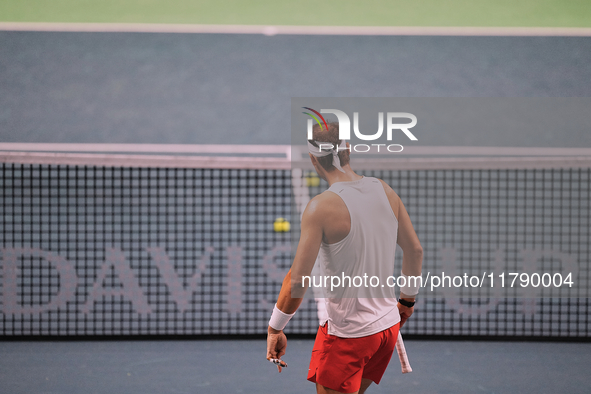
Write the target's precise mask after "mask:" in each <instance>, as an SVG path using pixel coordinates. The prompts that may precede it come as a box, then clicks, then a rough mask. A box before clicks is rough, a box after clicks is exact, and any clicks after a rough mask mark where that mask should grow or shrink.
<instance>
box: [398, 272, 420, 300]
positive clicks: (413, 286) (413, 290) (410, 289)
mask: <svg viewBox="0 0 591 394" xmlns="http://www.w3.org/2000/svg"><path fill="white" fill-rule="evenodd" d="M400 276H402V277H403V278H404V286H401V287H400V292H401V293H404V294H406V295H407V296H415V295H417V294H419V285H420V284H421V279H419V278H420V276H412V277H409V276H407V275H404V274H403V273H402V271H400ZM410 278H412V279H410Z"/></svg>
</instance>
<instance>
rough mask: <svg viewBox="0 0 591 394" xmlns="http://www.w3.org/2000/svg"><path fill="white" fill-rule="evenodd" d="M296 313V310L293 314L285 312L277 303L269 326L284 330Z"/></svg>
mask: <svg viewBox="0 0 591 394" xmlns="http://www.w3.org/2000/svg"><path fill="white" fill-rule="evenodd" d="M293 315H295V312H294V313H292V314H291V315H288V314H287V313H284V312H282V311H280V310H279V308H277V304H275V307H274V308H273V314H272V315H271V320H269V326H271V328H274V329H275V330H279V331H281V330H283V329H284V328H285V326H286V325H287V322H288V321H289V320H290V319H291V318H292V317H293Z"/></svg>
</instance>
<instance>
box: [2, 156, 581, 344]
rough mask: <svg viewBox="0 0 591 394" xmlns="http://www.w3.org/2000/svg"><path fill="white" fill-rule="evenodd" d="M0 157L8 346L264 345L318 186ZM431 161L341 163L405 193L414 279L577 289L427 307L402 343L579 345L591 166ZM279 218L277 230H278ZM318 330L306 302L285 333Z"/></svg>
mask: <svg viewBox="0 0 591 394" xmlns="http://www.w3.org/2000/svg"><path fill="white" fill-rule="evenodd" d="M62 147H63V146H62ZM142 147H143V148H142ZM32 148H35V149H32ZM0 150H3V152H0V157H1V161H2V162H3V163H2V165H1V167H2V168H1V171H0V187H1V189H2V191H1V194H0V198H1V199H2V203H1V206H2V219H1V221H0V248H1V252H2V254H1V256H0V257H1V258H2V261H1V262H2V271H1V272H2V277H1V280H2V288H1V291H2V304H1V308H2V310H1V312H2V313H0V325H1V331H0V333H1V335H4V336H46V335H59V336H81V335H106V336H108V335H210V334H236V335H245V334H261V333H264V332H265V330H266V326H267V322H268V318H269V316H270V311H271V310H272V307H273V304H274V302H275V300H276V297H277V294H278V292H279V289H280V287H281V282H282V280H283V277H284V275H285V274H286V273H287V271H288V269H289V267H290V265H291V259H292V255H293V251H294V250H295V248H294V247H295V244H296V242H297V237H298V236H299V218H300V214H301V211H302V209H303V207H304V206H305V204H306V203H307V201H308V200H309V199H310V198H312V197H313V196H314V195H316V194H318V193H320V192H322V191H323V190H325V189H326V186H327V185H326V184H325V183H324V182H323V181H321V180H318V179H317V178H315V177H314V175H313V174H311V172H310V170H311V167H310V166H309V163H307V162H306V161H305V160H300V157H299V156H298V155H296V156H295V157H293V152H292V151H291V150H290V147H273V148H271V149H270V148H269V147H250V148H248V149H243V148H236V147H231V146H230V147H225V148H220V149H217V148H213V147H198V146H195V147H190V146H188V147H187V146H183V147H178V146H177V147H176V148H174V149H172V146H165V147H164V148H163V147H162V146H161V147H159V148H158V149H156V148H155V147H151V146H147V145H142V146H134V147H132V146H116V147H113V146H110V145H105V146H99V147H97V146H96V145H95V146H93V147H89V146H83V145H68V146H66V147H63V150H67V151H68V152H60V151H59V149H56V146H49V145H46V146H41V145H35V146H18V147H15V146H9V144H4V145H3V146H0ZM138 150H139V151H141V153H142V154H137V152H138ZM163 150H166V152H164V153H166V154H165V155H162V154H155V153H157V152H158V151H160V153H162V151H163ZM91 151H92V152H91ZM97 151H99V152H97ZM132 151H133V152H135V153H134V154H130V153H129V152H132ZM173 151H174V152H173ZM465 151H466V150H465ZM117 152H119V153H117ZM121 152H124V153H125V154H121ZM207 152H213V153H214V154H215V155H214V156H203V153H207ZM267 152H274V153H273V154H267ZM277 152H280V153H281V152H284V153H283V154H282V155H277V154H276V153H277ZM296 152H297V150H296ZM171 153H174V154H171ZM224 153H226V154H225V155H223V154H224ZM431 153H432V152H431ZM456 153H457V152H456ZM421 155H422V156H423V157H421ZM425 156H427V157H425ZM435 156H436V157H435ZM435 156H434V155H432V154H430V153H425V154H421V152H418V154H417V157H410V158H403V159H398V160H397V161H396V162H389V161H384V160H378V161H375V160H373V161H367V162H364V161H363V160H357V161H356V159H355V158H353V159H352V164H353V166H354V167H355V169H356V170H359V173H361V174H363V175H366V176H376V177H379V178H381V179H383V180H384V181H386V182H387V183H388V184H390V185H391V186H392V187H393V188H394V189H395V190H396V191H397V192H398V194H399V195H400V196H401V198H402V199H403V201H404V203H405V205H406V208H407V210H408V211H409V214H410V216H411V219H412V220H413V224H414V226H415V229H416V231H417V234H418V235H419V238H420V239H421V243H422V244H423V247H424V251H425V252H424V255H425V260H424V269H423V271H432V272H434V273H435V272H440V271H441V270H442V269H448V268H449V267H452V269H455V270H456V271H457V272H461V271H471V272H472V271H478V272H484V271H486V272H492V271H491V270H493V269H495V268H496V269H498V270H497V271H494V275H495V278H497V275H499V274H500V272H501V271H500V270H503V272H505V271H506V272H507V273H509V272H523V267H524V265H525V266H526V267H530V268H532V267H533V268H532V271H530V272H529V274H532V273H534V272H533V270H534V269H537V270H538V272H539V273H540V274H542V273H543V272H549V273H550V272H552V273H554V272H556V271H557V270H563V269H564V267H565V266H566V267H570V268H572V267H574V268H573V269H576V272H575V274H576V277H575V278H573V280H576V282H577V290H576V292H572V293H568V294H567V295H568V296H567V297H565V296H564V295H563V294H562V293H561V294H560V296H558V297H547V296H545V294H546V293H544V294H543V295H544V296H540V297H519V296H512V297H506V296H503V295H501V294H498V293H495V292H494V289H493V290H491V289H490V288H489V289H488V290H486V291H487V292H488V293H479V294H478V297H471V294H473V293H469V292H468V293H465V294H451V295H450V294H446V293H445V292H444V293H443V294H442V296H437V297H427V296H424V297H422V298H420V300H419V303H418V305H417V308H416V312H415V315H414V316H413V320H412V322H409V324H408V325H406V326H405V331H406V333H407V334H416V335H431V336H432V335H462V336H516V337H527V336H539V337H577V338H588V337H589V336H591V335H590V320H591V318H590V312H591V303H590V302H589V296H590V295H589V290H588V289H589V281H590V279H589V264H590V262H591V253H590V244H591V242H590V241H591V234H590V227H591V196H590V194H591V159H590V158H589V157H588V156H584V155H583V156H581V155H579V154H577V155H576V156H572V155H571V156H567V155H565V154H564V152H562V151H561V154H560V155H558V154H557V155H556V156H551V155H548V154H547V152H545V154H544V155H543V156H542V157H536V156H534V155H528V156H527V157H525V158H524V157H522V156H519V157H517V156H515V155H512V156H511V157H498V155H494V157H493V156H491V157H487V158H486V159H483V158H482V157H481V155H480V157H461V158H457V157H453V158H450V157H443V156H445V155H441V154H439V155H435ZM278 217H283V218H285V219H287V220H288V221H289V222H290V223H291V231H290V232H275V231H274V227H273V223H274V221H275V220H276V219H277V218H278ZM399 255H400V254H398V256H397V259H398V261H397V263H396V264H397V267H400V256H399ZM495 264H496V266H495ZM528 264H529V265H528ZM491 267H492V268H491ZM570 268H569V269H570ZM561 272H562V271H561ZM506 280H509V277H507V278H506ZM540 280H541V279H540ZM511 294H512V293H511ZM511 294H510V295H511ZM317 325H318V317H317V300H314V299H313V298H310V299H307V300H305V301H304V303H303V305H302V307H301V308H300V310H299V311H298V313H297V314H296V317H294V319H293V320H292V322H290V324H289V327H288V329H287V331H288V332H291V333H299V334H313V333H315V332H316V329H317Z"/></svg>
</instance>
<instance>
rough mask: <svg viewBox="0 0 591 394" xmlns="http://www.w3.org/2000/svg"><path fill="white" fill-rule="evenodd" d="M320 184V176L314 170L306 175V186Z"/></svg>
mask: <svg viewBox="0 0 591 394" xmlns="http://www.w3.org/2000/svg"><path fill="white" fill-rule="evenodd" d="M319 185H320V178H318V175H316V173H315V172H310V173H308V174H307V175H306V186H308V187H316V186H319Z"/></svg>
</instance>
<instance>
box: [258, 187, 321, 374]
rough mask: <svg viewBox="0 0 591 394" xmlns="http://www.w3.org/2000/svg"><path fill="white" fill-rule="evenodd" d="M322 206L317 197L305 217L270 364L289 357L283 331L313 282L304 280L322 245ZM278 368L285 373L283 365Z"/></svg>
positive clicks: (276, 318) (270, 343)
mask: <svg viewBox="0 0 591 394" xmlns="http://www.w3.org/2000/svg"><path fill="white" fill-rule="evenodd" d="M322 202H323V198H322V197H321V196H317V197H315V198H314V199H312V200H311V201H310V203H309V204H308V206H307V207H306V209H305V210H304V213H303V215H302V222H301V234H300V241H299V244H298V248H297V250H296V255H295V258H294V261H293V264H292V266H291V269H290V270H289V272H288V273H287V275H286V276H285V279H283V284H282V286H281V291H280V292H279V297H278V299H277V305H276V306H275V308H274V310H273V316H272V317H271V321H270V322H269V327H268V330H267V360H271V359H280V358H281V356H283V355H284V354H285V349H286V347H287V338H286V337H285V334H284V333H283V328H284V327H285V324H287V322H288V321H289V319H290V318H291V316H293V314H295V312H296V310H297V309H298V308H299V306H300V305H301V303H302V299H303V297H304V293H305V292H306V289H307V286H308V285H309V281H306V280H304V277H305V276H308V277H309V276H310V274H311V273H312V268H314V263H315V262H316V257H317V256H318V251H319V250H320V243H321V242H322V235H323V229H322V220H321V218H322V215H321V212H322V205H323V204H322ZM277 367H278V369H279V372H281V365H278V366H277Z"/></svg>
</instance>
